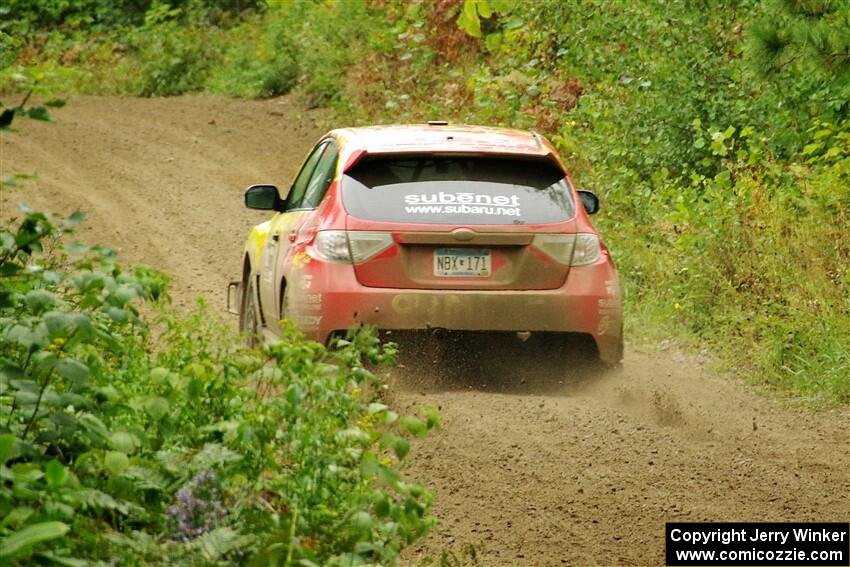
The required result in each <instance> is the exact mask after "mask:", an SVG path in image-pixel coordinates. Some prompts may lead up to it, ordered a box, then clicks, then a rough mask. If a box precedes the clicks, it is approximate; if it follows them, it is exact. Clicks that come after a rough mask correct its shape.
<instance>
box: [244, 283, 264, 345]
mask: <svg viewBox="0 0 850 567" xmlns="http://www.w3.org/2000/svg"><path fill="white" fill-rule="evenodd" d="M244 289H245V291H244V292H243V294H242V305H241V306H240V309H239V331H240V332H242V333H244V334H245V337H246V342H247V343H248V346H249V347H251V348H256V347H258V346H260V325H259V320H258V318H257V304H256V300H255V292H254V289H255V286H254V278H253V277H249V278H248V280H247V281H246V282H245V285H244Z"/></svg>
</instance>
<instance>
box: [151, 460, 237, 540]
mask: <svg viewBox="0 0 850 567" xmlns="http://www.w3.org/2000/svg"><path fill="white" fill-rule="evenodd" d="M165 513H166V516H167V517H168V524H169V527H170V528H171V536H170V537H171V539H174V540H177V541H182V542H187V541H190V540H192V539H195V538H196V537H198V536H199V535H202V534H205V533H207V532H208V531H210V530H212V529H213V528H214V527H215V526H216V524H218V522H219V521H220V520H221V519H222V518H223V517H224V516H225V514H226V513H227V512H226V511H225V509H224V505H223V504H222V502H221V495H220V491H219V488H218V478H217V477H216V474H215V472H214V471H212V470H206V471H203V472H200V473H198V474H196V475H195V476H194V477H193V478H192V480H191V481H190V482H189V484H188V486H185V487H183V488H181V489H180V490H178V491H177V494H176V495H175V503H174V504H173V505H172V506H170V507H169V508H168V509H167V510H166V512H165Z"/></svg>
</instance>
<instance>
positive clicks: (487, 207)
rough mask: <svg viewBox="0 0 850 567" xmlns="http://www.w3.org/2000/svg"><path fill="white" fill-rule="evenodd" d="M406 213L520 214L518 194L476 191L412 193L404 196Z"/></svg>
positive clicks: (516, 215) (515, 215)
mask: <svg viewBox="0 0 850 567" xmlns="http://www.w3.org/2000/svg"><path fill="white" fill-rule="evenodd" d="M404 203H405V207H404V210H405V212H406V213H411V214H416V213H426V214H428V213H431V214H478V215H494V216H509V217H518V216H520V203H519V196H518V195H511V196H507V195H485V194H478V193H465V192H457V193H448V192H445V191H440V192H439V193H436V194H431V195H428V194H425V193H421V194H413V195H405V196H404Z"/></svg>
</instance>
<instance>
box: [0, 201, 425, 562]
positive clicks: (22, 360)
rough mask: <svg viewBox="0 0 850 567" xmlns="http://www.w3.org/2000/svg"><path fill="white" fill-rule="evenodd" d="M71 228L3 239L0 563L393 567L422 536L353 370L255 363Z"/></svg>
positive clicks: (209, 323)
mask: <svg viewBox="0 0 850 567" xmlns="http://www.w3.org/2000/svg"><path fill="white" fill-rule="evenodd" d="M82 219H83V215H81V214H79V213H75V214H73V215H71V216H70V217H68V218H54V217H49V216H46V215H44V214H42V213H39V212H35V211H31V210H27V209H22V210H20V211H19V213H18V215H17V219H16V220H13V221H11V222H8V223H6V224H4V225H3V226H2V227H0V518H2V522H0V563H3V564H9V563H11V564H19V565H25V564H32V563H34V562H39V563H45V564H51V563H54V564H59V565H82V564H83V563H82V562H81V561H82V560H87V561H98V560H101V561H108V562H113V563H117V564H158V563H159V564H184V565H187V564H204V565H207V564H228V565H229V564H233V563H253V564H262V565H274V564H276V565H290V564H292V565H296V564H297V565H306V566H309V565H363V564H378V563H380V564H393V563H394V562H395V559H396V557H397V554H398V552H399V550H401V549H402V548H403V547H405V546H406V545H407V544H409V543H410V542H412V541H414V540H415V539H417V538H418V537H420V536H421V535H422V534H423V533H425V531H426V530H427V529H428V528H429V526H430V525H431V523H432V520H431V519H430V517H429V515H428V509H429V504H430V496H429V494H428V493H427V492H426V491H425V490H423V489H422V488H421V487H419V486H417V485H416V484H412V483H409V482H407V481H405V480H404V479H403V478H402V476H401V475H400V472H399V468H400V465H401V463H402V461H403V460H404V458H405V456H406V455H407V453H408V449H409V445H408V441H407V439H409V438H410V437H411V436H419V435H424V434H425V432H426V431H427V430H428V429H429V428H431V427H433V426H434V425H435V424H436V421H437V416H436V414H435V413H433V412H431V411H429V410H427V409H424V410H422V411H423V415H422V416H421V418H417V417H414V416H404V417H399V416H398V415H397V414H396V413H394V412H393V411H392V410H391V409H390V408H389V407H387V406H386V405H385V404H383V403H381V401H380V400H379V399H378V396H377V394H379V393H380V387H379V386H378V383H377V381H376V378H375V376H374V375H373V374H372V373H371V372H370V371H369V370H368V369H367V367H366V366H365V364H366V363H367V361H368V364H380V363H388V362H391V359H392V356H393V351H392V348H386V347H384V348H382V347H381V346H379V344H378V341H377V338H376V336H375V334H374V333H370V332H368V331H367V330H361V331H358V332H353V333H352V334H351V335H350V336H348V337H347V338H346V339H345V340H339V341H338V342H336V344H335V345H333V346H332V347H330V348H325V347H323V346H322V345H319V344H317V343H313V342H309V341H306V340H304V339H302V338H301V337H300V336H299V334H298V333H297V332H296V331H295V330H294V329H291V328H290V329H289V330H288V331H287V332H286V333H285V334H284V336H283V337H282V338H281V340H279V341H277V342H275V343H273V344H270V345H268V346H267V347H266V348H264V349H263V350H262V351H253V350H247V349H245V348H242V347H241V346H240V345H241V341H240V340H239V338H238V337H236V336H234V334H233V333H232V332H231V331H229V330H228V328H227V327H226V326H224V325H222V324H220V323H217V322H215V317H213V316H210V314H209V313H207V312H206V310H205V309H204V307H203V305H202V304H200V305H199V307H198V309H197V310H196V312H194V313H193V314H190V315H188V316H184V315H177V314H175V313H174V312H173V311H171V310H170V309H169V307H168V305H167V289H168V287H167V281H166V277H165V276H164V275H162V274H161V273H159V272H157V271H155V270H153V269H151V268H147V267H142V266H134V267H129V268H125V267H122V266H121V265H119V264H117V263H116V261H115V256H114V253H113V252H112V251H110V250H109V249H107V248H103V247H94V248H86V247H83V246H81V245H79V244H75V243H73V242H69V236H70V233H71V231H72V230H73V227H74V225H75V224H77V223H78V222H80V221H81V220H82Z"/></svg>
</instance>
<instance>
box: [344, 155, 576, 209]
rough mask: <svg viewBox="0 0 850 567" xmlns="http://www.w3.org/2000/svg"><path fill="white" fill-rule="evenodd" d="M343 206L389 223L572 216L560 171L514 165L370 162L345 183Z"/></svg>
mask: <svg viewBox="0 0 850 567" xmlns="http://www.w3.org/2000/svg"><path fill="white" fill-rule="evenodd" d="M342 200H343V204H344V205H345V209H346V210H347V211H348V213H349V214H351V215H354V216H356V217H359V218H362V219H366V220H376V221H390V222H410V223H433V224H457V223H463V224H539V223H553V222H561V221H565V220H568V219H570V218H572V216H573V214H574V213H575V206H574V204H573V200H572V196H571V193H570V191H569V188H568V186H567V181H566V179H565V178H564V173H563V172H562V171H561V170H560V169H559V168H558V167H557V166H555V165H554V164H553V163H551V162H549V161H543V160H530V159H517V158H492V157H479V156H476V157H465V156H431V155H429V156H404V157H394V158H374V157H373V158H368V159H366V160H364V161H362V162H360V163H359V164H357V165H356V166H355V167H354V168H353V169H352V170H351V171H348V172H347V173H346V174H345V176H344V177H343V179H342Z"/></svg>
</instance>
